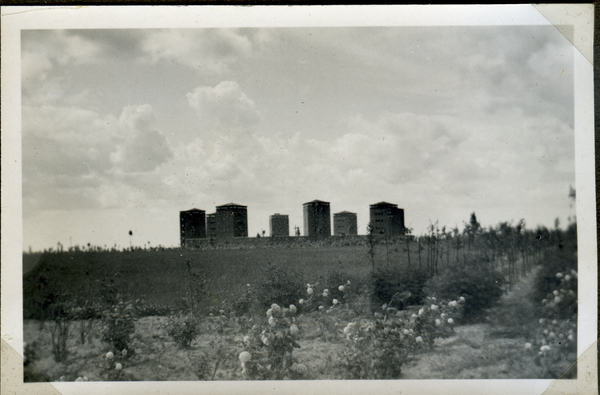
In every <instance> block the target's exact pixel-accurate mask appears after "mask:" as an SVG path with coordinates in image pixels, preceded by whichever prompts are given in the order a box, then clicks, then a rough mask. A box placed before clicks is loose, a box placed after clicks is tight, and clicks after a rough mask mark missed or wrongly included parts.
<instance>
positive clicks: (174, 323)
mask: <svg viewBox="0 0 600 395" xmlns="http://www.w3.org/2000/svg"><path fill="white" fill-rule="evenodd" d="M166 332H167V334H168V335H169V336H171V337H172V338H173V340H175V341H176V342H177V343H178V344H179V345H180V346H181V347H183V348H189V347H190V344H191V343H192V342H193V341H194V340H196V338H197V337H198V336H199V335H200V331H199V328H198V320H197V319H196V318H195V317H193V316H191V315H178V316H169V317H168V321H167V323H166Z"/></svg>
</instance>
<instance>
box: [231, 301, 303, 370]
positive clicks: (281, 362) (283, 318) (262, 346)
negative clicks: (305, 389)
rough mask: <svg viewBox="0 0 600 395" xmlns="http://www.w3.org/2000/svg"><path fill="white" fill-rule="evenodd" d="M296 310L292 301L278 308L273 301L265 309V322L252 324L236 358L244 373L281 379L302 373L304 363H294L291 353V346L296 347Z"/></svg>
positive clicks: (297, 346) (297, 329)
mask: <svg viewBox="0 0 600 395" xmlns="http://www.w3.org/2000/svg"><path fill="white" fill-rule="evenodd" d="M296 312H297V308H296V306H295V305H290V306H289V308H282V307H280V306H279V305H277V304H273V305H271V308H269V309H268V310H267V312H266V320H267V322H266V324H263V325H255V326H254V327H253V328H252V329H251V331H250V334H249V335H247V336H245V337H244V339H243V341H242V351H241V352H240V353H239V355H238V359H239V361H240V365H241V368H242V373H243V375H244V376H245V377H247V378H248V379H251V380H281V379H284V378H291V379H297V378H302V377H305V376H306V374H307V369H306V367H301V366H299V365H298V364H296V363H295V361H294V358H293V355H292V353H293V350H294V349H295V348H300V345H299V344H298V343H297V341H296V340H297V339H298V335H299V332H300V329H299V327H298V326H297V325H296V320H295V315H296ZM302 366H304V365H302Z"/></svg>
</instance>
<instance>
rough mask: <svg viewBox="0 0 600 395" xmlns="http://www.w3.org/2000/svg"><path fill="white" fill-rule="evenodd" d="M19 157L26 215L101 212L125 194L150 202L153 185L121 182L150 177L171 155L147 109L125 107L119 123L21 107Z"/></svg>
mask: <svg viewBox="0 0 600 395" xmlns="http://www.w3.org/2000/svg"><path fill="white" fill-rule="evenodd" d="M22 152H23V201H24V206H25V211H27V210H32V209H35V208H41V209H44V208H45V209H56V208H64V207H65V204H67V205H68V206H69V207H73V208H85V207H102V206H103V205H104V204H108V203H111V202H112V203H114V202H115V201H117V200H119V198H117V197H114V198H112V197H111V196H119V193H120V192H119V191H121V192H122V191H124V190H129V191H130V192H128V194H129V193H131V191H138V192H136V193H138V194H146V197H148V195H147V192H149V191H152V188H155V187H156V186H155V185H154V183H153V182H149V180H146V185H147V186H146V187H145V186H144V185H136V184H135V183H134V182H132V180H131V179H124V178H123V177H124V176H127V175H128V174H135V175H136V176H137V177H138V178H139V177H140V174H150V173H152V172H153V171H155V170H156V169H157V167H159V166H160V165H161V164H163V163H165V162H166V161H167V160H168V159H170V158H171V157H172V155H173V154H172V151H171V148H170V144H169V142H168V140H167V139H166V137H165V136H164V135H163V134H162V133H161V132H160V131H159V130H157V129H156V126H155V120H154V118H153V113H152V108H151V107H150V106H147V105H145V106H131V107H127V108H125V109H124V110H123V113H122V114H121V116H120V118H118V119H117V118H116V117H114V116H111V115H104V116H102V115H100V114H98V113H95V112H93V111H89V110H85V109H80V108H65V107H50V106H42V107H27V106H25V107H24V108H23V151H22ZM119 185H121V186H119ZM120 199H121V202H123V201H127V199H124V196H123V195H122V194H121V196H120ZM129 200H131V199H129ZM139 200H140V201H143V199H139Z"/></svg>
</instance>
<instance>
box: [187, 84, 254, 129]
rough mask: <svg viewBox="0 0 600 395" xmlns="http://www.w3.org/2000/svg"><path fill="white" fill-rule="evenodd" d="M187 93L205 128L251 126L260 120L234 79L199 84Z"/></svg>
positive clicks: (242, 127) (252, 103) (252, 104)
mask: <svg viewBox="0 0 600 395" xmlns="http://www.w3.org/2000/svg"><path fill="white" fill-rule="evenodd" d="M186 96H187V99H188V103H189V106H190V107H191V108H192V109H193V110H194V111H195V112H196V113H197V114H198V117H199V118H200V121H201V122H202V124H203V125H204V126H205V128H206V129H208V130H214V129H220V131H224V130H231V129H244V128H252V127H254V126H255V125H256V124H257V123H258V122H259V120H260V115H259V112H258V110H257V108H256V106H255V104H254V102H253V101H252V100H251V99H250V98H249V97H248V96H247V95H246V94H245V93H244V92H243V91H242V89H241V88H240V86H239V84H238V83H237V82H235V81H222V82H220V83H219V84H217V85H216V86H214V87H211V86H205V85H202V86H198V87H197V88H196V89H194V90H193V91H192V92H189V93H188V94H187V95H186Z"/></svg>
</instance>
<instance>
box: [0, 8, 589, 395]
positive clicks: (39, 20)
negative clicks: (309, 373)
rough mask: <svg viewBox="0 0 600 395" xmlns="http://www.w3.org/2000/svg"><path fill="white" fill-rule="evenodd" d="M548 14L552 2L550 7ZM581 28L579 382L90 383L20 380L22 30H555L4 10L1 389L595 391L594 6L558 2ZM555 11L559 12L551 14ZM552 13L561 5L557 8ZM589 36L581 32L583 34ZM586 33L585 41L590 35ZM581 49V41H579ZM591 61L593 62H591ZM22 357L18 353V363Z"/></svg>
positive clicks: (349, 17)
mask: <svg viewBox="0 0 600 395" xmlns="http://www.w3.org/2000/svg"><path fill="white" fill-rule="evenodd" d="M549 7H550V8H552V7H551V6H549ZM555 7H563V8H562V9H560V10H558V15H566V16H568V15H570V16H571V20H572V22H569V21H568V20H567V21H566V22H564V23H572V24H575V26H576V27H575V37H576V39H577V38H578V37H580V36H581V38H582V41H581V40H580V41H577V40H576V42H575V45H576V46H577V45H589V48H586V49H584V50H582V51H580V50H575V55H574V59H575V73H574V75H575V139H576V144H575V150H576V185H577V186H576V189H577V221H578V245H579V251H578V253H579V272H580V275H579V298H580V303H579V325H578V332H579V333H578V355H579V360H578V363H579V365H578V379H577V380H557V381H554V380H394V381H379V380H378V381H343V380H342V381H338V380H336V381H328V380H324V381H287V382H272V381H270V382H248V381H244V382H135V383H120V382H119V383H116V382H94V383H91V382H87V383H58V382H53V383H50V384H41V383H40V384H37V383H36V384H33V383H28V384H23V364H22V358H20V357H19V355H22V354H23V346H22V345H23V312H22V281H21V279H22V264H21V262H22V196H21V190H22V189H21V90H20V89H21V88H20V85H21V79H20V74H21V71H20V32H21V30H24V29H88V28H132V29H135V28H206V27H300V26H329V27H333V26H402V25H410V26H450V25H452V26H458V25H477V26H485V25H550V24H552V23H551V22H550V21H548V19H546V17H544V15H543V14H542V13H540V11H538V10H537V9H536V8H535V7H534V6H531V5H509V6H293V7H288V6H254V7H236V6H184V7H176V6H153V7H151V6H86V7H53V6H51V7H39V6H36V7H33V6H32V7H2V9H1V12H2V76H1V77H2V86H1V88H2V98H3V99H4V100H3V101H2V104H3V105H2V110H4V111H2V136H1V138H2V156H1V160H2V231H3V232H2V239H1V243H2V257H1V258H2V259H1V262H2V274H3V275H2V288H1V289H2V306H1V314H2V317H1V323H2V328H1V330H2V350H3V355H2V389H3V392H4V390H8V391H9V392H7V393H13V392H10V391H17V393H18V392H20V391H18V387H19V386H23V385H25V386H26V388H27V390H28V391H30V392H31V393H60V394H79V393H82V392H83V391H85V392H86V393H90V394H105V393H112V394H117V393H127V394H158V393H161V394H165V393H173V394H185V393H196V392H198V391H202V392H205V393H211V394H220V393H222V394H233V393H246V394H247V393H255V392H256V393H260V394H270V393H280V392H283V393H288V394H296V393H303V394H304V393H337V392H339V393H344V394H358V393H371V392H377V393H379V394H382V395H383V394H392V393H393V394H398V393H402V394H412V393H428V394H429V393H431V394H434V393H440V394H452V393H458V394H465V393H486V394H505V393H511V394H542V393H545V392H547V393H551V392H555V391H557V392H560V391H563V392H565V393H592V392H591V391H594V390H595V391H597V383H598V375H597V353H596V340H597V329H596V328H597V262H598V260H597V246H596V240H597V239H596V221H597V219H596V218H597V217H596V209H595V207H596V205H595V203H596V194H595V152H594V128H593V123H594V118H593V115H594V106H593V103H594V98H593V66H592V64H591V63H590V61H589V60H588V59H589V56H587V55H586V56H584V55H582V53H584V54H589V53H591V46H592V37H591V34H590V33H589V32H590V30H589V29H587V30H586V28H585V27H584V28H583V29H581V28H579V27H578V26H579V25H580V24H583V25H584V26H585V25H586V24H587V25H588V26H589V25H590V24H591V25H592V26H593V6H590V5H561V6H559V5H556V6H555ZM553 9H554V8H553ZM554 10H556V9H554ZM581 31H584V34H583V35H581V34H580V32H581ZM588 35H589V36H588ZM580 43H583V44H580ZM586 57H587V58H586ZM15 356H16V357H15Z"/></svg>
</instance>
